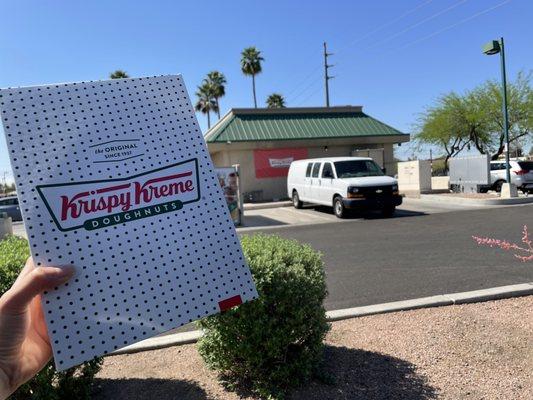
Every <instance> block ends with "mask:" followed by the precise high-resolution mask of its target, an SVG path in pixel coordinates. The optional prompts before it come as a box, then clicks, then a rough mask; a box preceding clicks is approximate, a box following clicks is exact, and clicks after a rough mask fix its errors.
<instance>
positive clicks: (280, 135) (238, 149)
mask: <svg viewBox="0 0 533 400" xmlns="http://www.w3.org/2000/svg"><path fill="white" fill-rule="evenodd" d="M205 140H206V142H207V147H208V149H209V153H210V154H211V157H212V159H213V162H214V163H215V166H217V167H224V166H230V165H235V164H239V165H240V167H241V176H240V182H241V188H242V191H243V193H244V195H245V201H246V200H254V201H265V200H272V199H281V198H285V197H286V196H287V194H286V183H287V180H286V176H287V171H288V166H289V165H290V162H291V161H294V160H296V159H302V158H319V157H337V156H370V157H372V158H374V160H375V161H376V162H377V163H378V164H380V165H381V166H382V167H384V168H386V170H387V173H388V174H390V175H393V174H395V173H396V163H395V162H394V157H393V145H394V144H396V143H403V142H408V141H409V135H408V134H405V133H402V132H400V131H399V130H397V129H395V128H393V127H391V126H389V125H387V124H385V123H383V122H381V121H379V120H377V119H375V118H372V117H371V116H369V115H368V114H365V113H364V112H363V109H362V107H360V106H346V107H310V108H234V109H231V110H230V111H229V112H228V113H227V114H226V115H225V116H224V117H223V118H221V119H220V120H219V121H218V122H217V123H216V124H215V125H214V126H213V127H212V128H211V129H210V130H209V131H208V132H207V133H206V134H205Z"/></svg>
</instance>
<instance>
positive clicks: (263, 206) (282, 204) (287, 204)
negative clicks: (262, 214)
mask: <svg viewBox="0 0 533 400" xmlns="http://www.w3.org/2000/svg"><path fill="white" fill-rule="evenodd" d="M290 206H292V201H289V200H287V201H273V202H270V203H244V211H250V210H264V209H267V208H278V207H290Z"/></svg>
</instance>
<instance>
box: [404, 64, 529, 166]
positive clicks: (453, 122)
mask: <svg viewBox="0 0 533 400" xmlns="http://www.w3.org/2000/svg"><path fill="white" fill-rule="evenodd" d="M530 81H531V73H529V74H524V73H519V74H518V77H517V79H516V81H515V82H510V83H509V84H508V86H507V91H508V93H507V97H508V101H507V103H508V114H509V142H510V143H512V144H513V145H514V146H515V147H517V146H518V144H519V143H523V142H525V141H527V140H528V139H529V140H530V139H531V138H533V112H531V110H533V90H532V88H531V85H530ZM416 131H417V132H416V134H415V140H416V141H417V142H418V143H419V144H431V145H435V146H438V147H440V148H441V149H442V150H443V151H444V152H445V165H446V167H447V165H448V160H449V158H450V157H454V156H456V155H457V154H459V153H460V152H461V151H463V150H464V149H465V148H470V146H474V147H475V148H476V149H477V150H478V151H479V152H480V153H481V154H489V155H490V156H491V159H493V160H496V159H498V157H499V156H500V155H501V154H502V153H503V151H504V148H505V147H504V145H505V143H504V142H505V136H504V130H503V116H502V97H501V87H500V84H499V83H498V82H494V81H488V82H486V83H484V84H482V85H480V86H479V87H477V88H475V89H474V90H471V91H469V92H467V93H465V94H464V95H459V94H457V93H453V92H452V93H448V94H445V95H443V96H441V97H439V99H438V100H437V102H436V104H435V105H434V106H432V107H429V108H428V109H427V110H426V111H425V112H424V113H423V114H422V115H421V117H420V120H419V122H418V125H417V128H416Z"/></svg>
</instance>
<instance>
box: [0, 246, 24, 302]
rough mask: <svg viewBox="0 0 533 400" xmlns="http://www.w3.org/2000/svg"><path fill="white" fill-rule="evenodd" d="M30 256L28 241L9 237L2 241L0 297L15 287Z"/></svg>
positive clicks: (0, 252)
mask: <svg viewBox="0 0 533 400" xmlns="http://www.w3.org/2000/svg"><path fill="white" fill-rule="evenodd" d="M29 256H30V249H29V247H28V242H27V241H26V240H24V239H21V238H19V237H17V236H8V237H7V238H6V239H4V240H1V241H0V295H2V294H4V293H5V292H6V291H7V290H8V289H9V288H10V287H11V285H13V282H15V280H16V279H17V276H18V275H19V272H20V270H21V269H22V267H24V264H25V263H26V260H27V259H28V257H29Z"/></svg>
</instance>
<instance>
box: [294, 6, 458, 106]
mask: <svg viewBox="0 0 533 400" xmlns="http://www.w3.org/2000/svg"><path fill="white" fill-rule="evenodd" d="M465 1H466V0H465ZM431 2H433V0H426V1H424V2H422V3H420V4H419V5H417V6H416V7H414V8H412V9H410V10H408V11H406V12H404V13H403V14H401V15H400V16H398V17H396V18H394V19H392V20H390V21H389V22H386V23H384V24H382V25H380V26H378V27H377V28H375V29H373V30H371V31H370V32H367V33H366V34H364V35H363V36H360V37H358V38H357V39H356V40H354V41H352V42H351V43H349V44H348V45H346V46H344V47H342V48H341V49H340V50H339V51H338V52H337V54H339V53H340V52H342V51H344V50H346V49H347V48H349V47H351V46H353V45H355V44H356V43H359V42H360V41H362V40H363V39H365V38H367V37H369V36H371V35H373V34H374V33H376V32H379V31H380V30H382V29H384V28H386V27H388V26H391V25H393V24H394V23H396V22H398V21H400V20H402V19H403V18H405V17H406V16H408V15H410V14H412V13H413V12H415V11H417V10H418V9H420V8H422V7H425V6H426V5H428V4H429V3H431ZM313 59H314V56H313V57H309V58H308V59H306V60H307V62H309V61H312V60H313ZM307 62H306V63H307ZM320 69H321V67H320V65H317V66H316V67H315V68H313V70H312V71H311V73H310V74H309V75H307V76H306V77H305V78H304V79H303V80H301V81H299V82H298V83H297V84H296V85H295V86H294V88H293V89H292V90H291V91H290V92H289V93H288V94H287V99H288V98H290V97H291V95H292V94H293V93H294V92H296V90H297V89H298V88H300V87H301V86H302V85H303V84H304V83H305V82H307V80H308V79H309V78H310V77H312V76H313V75H314V74H315V73H316V72H318V71H319V70H320ZM314 83H315V82H312V83H311V85H313V84H314ZM307 88H309V86H307V87H306V89H304V90H303V91H301V92H299V94H298V95H296V96H295V97H294V98H293V99H292V101H294V100H296V99H297V98H298V97H299V96H300V95H301V94H302V93H304V92H305V91H306V90H307Z"/></svg>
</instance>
